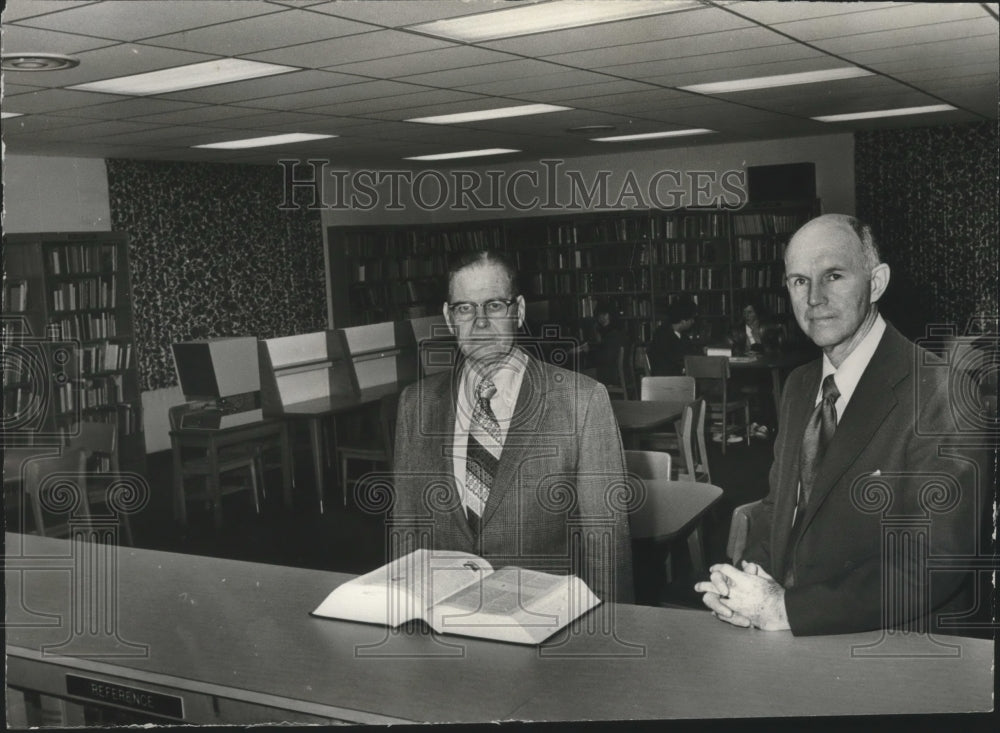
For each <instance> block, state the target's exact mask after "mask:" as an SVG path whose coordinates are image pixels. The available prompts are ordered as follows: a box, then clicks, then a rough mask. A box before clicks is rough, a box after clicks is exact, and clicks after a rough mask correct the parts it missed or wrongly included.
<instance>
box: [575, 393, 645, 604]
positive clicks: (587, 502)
mask: <svg viewBox="0 0 1000 733" xmlns="http://www.w3.org/2000/svg"><path fill="white" fill-rule="evenodd" d="M578 437H579V453H578V459H577V471H576V473H577V502H578V507H577V513H578V514H579V515H580V516H581V517H582V518H597V519H601V520H602V521H607V519H608V518H610V522H611V525H610V527H609V529H610V530H611V531H612V533H613V534H612V542H611V545H610V547H608V546H605V545H604V544H603V543H595V542H585V543H584V551H583V554H584V556H583V562H584V564H585V565H584V567H582V568H580V569H579V570H580V571H581V572H580V577H582V578H583V579H584V580H585V581H586V583H587V585H588V586H590V588H591V589H592V590H593V591H594V593H596V594H597V595H598V596H599V597H600V598H601V599H602V600H605V601H615V602H618V603H631V602H632V601H633V600H634V597H635V592H634V580H633V577H632V542H631V534H630V533H629V525H628V514H627V512H626V511H625V508H624V507H622V506H621V505H622V503H623V500H624V496H623V495H622V494H621V493H620V490H621V488H622V487H624V486H625V455H624V453H623V452H622V440H621V434H620V432H619V430H618V422H617V421H616V420H615V415H614V412H613V411H612V410H611V402H610V400H609V399H608V393H607V390H606V389H605V388H604V386H603V385H599V384H595V385H594V388H593V389H592V391H591V393H590V398H589V400H587V404H586V407H585V414H584V417H583V420H582V424H581V426H580V431H579V434H578ZM619 477H620V478H619ZM583 539H586V536H584V538H583Z"/></svg>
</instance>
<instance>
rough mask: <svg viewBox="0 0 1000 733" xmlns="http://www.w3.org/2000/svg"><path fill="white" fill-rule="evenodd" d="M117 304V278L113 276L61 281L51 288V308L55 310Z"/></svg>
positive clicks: (108, 306) (106, 306) (111, 306)
mask: <svg viewBox="0 0 1000 733" xmlns="http://www.w3.org/2000/svg"><path fill="white" fill-rule="evenodd" d="M117 305H118V279H117V278H116V277H114V276H109V277H95V278H92V279H88V280H74V281H72V282H63V283H60V284H59V285H58V286H57V287H55V288H53V289H52V308H53V310H57V311H66V310H77V309H82V308H114V307H116V306H117Z"/></svg>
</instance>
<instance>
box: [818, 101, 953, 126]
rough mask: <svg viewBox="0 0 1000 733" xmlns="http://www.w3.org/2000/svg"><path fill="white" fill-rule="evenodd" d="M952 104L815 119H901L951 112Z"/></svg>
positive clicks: (828, 120)
mask: <svg viewBox="0 0 1000 733" xmlns="http://www.w3.org/2000/svg"><path fill="white" fill-rule="evenodd" d="M953 109H955V108H954V107H952V106H951V105H950V104H929V105H927V106H925V107H899V108H898V109H877V110H873V111H871V112H851V113H849V114H844V115H822V116H820V117H813V119H814V120H817V121H819V122H847V121H849V120H871V119H874V118H876V117H901V116H903V115H922V114H925V113H927V112H951V111H952V110H953Z"/></svg>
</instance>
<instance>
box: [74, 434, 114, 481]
mask: <svg viewBox="0 0 1000 733" xmlns="http://www.w3.org/2000/svg"><path fill="white" fill-rule="evenodd" d="M76 433H77V434H76V435H75V436H73V437H71V438H70V439H69V447H70V448H71V449H78V450H82V451H83V452H84V453H85V454H86V455H87V457H88V460H87V463H88V466H89V467H96V468H98V470H101V471H108V472H111V473H118V425H117V424H116V423H103V422H81V423H79V424H78V425H77V430H76ZM95 464H96V465H95Z"/></svg>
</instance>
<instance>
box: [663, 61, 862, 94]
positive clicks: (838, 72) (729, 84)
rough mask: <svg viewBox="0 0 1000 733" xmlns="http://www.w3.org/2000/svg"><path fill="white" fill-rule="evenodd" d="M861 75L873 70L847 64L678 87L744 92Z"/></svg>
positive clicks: (689, 90) (705, 91)
mask: <svg viewBox="0 0 1000 733" xmlns="http://www.w3.org/2000/svg"><path fill="white" fill-rule="evenodd" d="M861 76H874V72H871V71H867V70H865V69H859V68H858V67H857V66H847V67H842V68H839V69H824V70H822V71H803V72H800V73H798V74H776V75H774V76H757V77H753V78H750V79H732V80H731V81H715V82H711V83H708V84H690V85H688V86H686V87H678V89H683V90H684V91H686V92H698V93H699V94H725V93H727V92H745V91H749V90H751V89H769V88H771V87H790V86H795V85H796V84H816V83H818V82H821V81H836V80H838V79H855V78H858V77H861Z"/></svg>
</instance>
